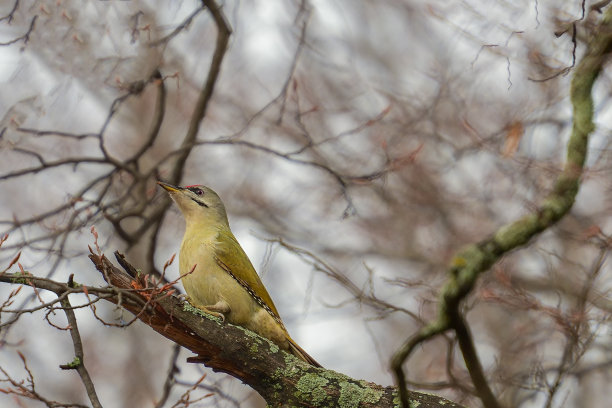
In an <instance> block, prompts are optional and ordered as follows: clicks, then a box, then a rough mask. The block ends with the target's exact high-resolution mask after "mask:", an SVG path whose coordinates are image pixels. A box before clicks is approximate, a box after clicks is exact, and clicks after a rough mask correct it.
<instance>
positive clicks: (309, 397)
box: [90, 252, 460, 408]
mask: <svg viewBox="0 0 612 408" xmlns="http://www.w3.org/2000/svg"><path fill="white" fill-rule="evenodd" d="M115 256H116V258H117V261H118V262H119V263H120V264H121V266H122V267H123V269H125V271H123V270H121V269H119V268H117V267H116V266H115V265H113V264H112V263H111V262H110V261H109V260H108V259H107V258H106V257H105V256H104V255H95V254H92V255H90V258H91V260H92V262H93V263H94V264H95V266H96V268H97V269H98V271H100V272H101V273H102V274H103V276H104V278H105V280H106V281H107V282H108V283H109V284H111V285H112V286H113V287H115V288H116V289H117V295H116V296H113V297H109V298H107V299H106V300H108V301H111V302H113V303H116V304H119V305H121V306H122V307H124V308H125V309H127V310H129V311H130V312H132V313H133V314H134V315H136V316H137V317H138V318H139V319H140V320H141V321H143V322H144V323H145V324H147V325H149V326H150V327H151V328H152V329H153V330H155V331H156V332H158V333H160V334H162V335H163V336H165V337H167V338H168V339H170V340H172V341H174V342H175V343H177V344H180V345H181V346H183V347H185V348H187V349H189V350H191V351H192V352H194V353H195V354H196V356H195V357H192V358H190V359H189V361H190V362H194V363H203V364H205V365H206V366H208V367H210V368H212V369H213V370H214V371H221V372H224V373H227V374H230V375H232V376H234V377H236V378H238V379H239V380H241V381H243V382H244V383H246V384H248V385H249V386H251V387H252V388H253V389H255V390H256V391H257V392H258V393H259V394H260V395H261V396H262V397H263V398H264V399H265V400H266V401H267V403H268V404H269V405H270V406H273V407H280V406H296V407H393V406H398V404H399V400H398V396H397V389H396V388H395V387H383V386H380V385H377V384H373V383H370V382H367V381H362V380H356V379H353V378H350V377H347V376H346V375H343V374H340V373H337V372H335V371H332V370H327V369H324V368H315V367H313V366H310V365H308V364H306V363H304V362H302V361H300V360H298V359H297V358H295V357H294V356H292V355H290V354H288V353H285V352H284V351H282V350H280V349H279V348H278V346H276V345H275V344H273V343H271V342H270V341H268V340H267V339H265V338H263V337H260V336H258V335H257V334H255V333H253V332H251V331H249V330H246V329H244V328H241V327H238V326H234V325H231V324H228V323H222V322H221V321H220V320H219V319H216V318H214V317H212V316H209V315H204V314H202V313H201V312H200V311H199V310H198V309H195V308H193V307H192V306H190V305H189V304H188V303H185V302H183V301H182V300H180V299H179V298H178V297H176V296H173V295H172V294H171V290H170V286H167V287H156V286H155V285H152V284H151V282H150V281H149V279H148V276H147V275H145V274H143V273H142V272H139V271H138V270H137V269H136V268H134V267H133V266H132V265H130V264H129V263H128V262H127V261H126V260H125V258H124V257H123V256H122V255H121V254H119V253H117V252H116V253H115ZM330 346H331V345H330ZM410 400H411V403H412V404H411V405H412V406H415V407H416V406H418V407H423V408H429V407H450V408H452V407H460V405H458V404H456V403H453V402H451V401H448V400H445V399H444V398H441V397H438V396H435V395H430V394H422V393H417V392H410Z"/></svg>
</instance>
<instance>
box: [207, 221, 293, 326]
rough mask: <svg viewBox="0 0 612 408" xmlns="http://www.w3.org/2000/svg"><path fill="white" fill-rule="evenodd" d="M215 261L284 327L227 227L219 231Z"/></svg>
mask: <svg viewBox="0 0 612 408" xmlns="http://www.w3.org/2000/svg"><path fill="white" fill-rule="evenodd" d="M215 261H216V262H217V264H219V266H220V267H221V268H223V269H224V270H225V271H226V272H227V273H229V274H230V275H231V276H232V277H233V278H234V279H236V280H237V281H238V283H240V284H241V285H242V286H243V287H244V288H245V289H246V290H247V291H248V292H249V293H250V294H251V295H252V296H253V297H254V298H255V300H256V301H257V302H259V303H260V304H261V303H262V302H263V304H261V306H262V307H263V308H264V309H266V310H267V311H268V312H269V313H270V314H271V315H272V317H274V319H275V320H276V321H277V322H279V323H280V325H281V326H282V327H284V325H283V323H282V321H281V320H280V317H279V314H278V310H276V306H274V302H273V301H272V298H271V297H270V295H269V294H268V291H267V290H266V288H265V286H264V285H263V283H261V279H259V275H257V272H255V268H253V264H252V263H251V261H250V260H249V257H248V256H247V255H246V254H245V253H244V250H243V249H242V247H241V246H240V244H239V243H238V241H237V240H236V238H235V237H234V234H232V232H231V231H230V230H229V229H227V230H226V229H222V230H220V231H219V236H218V237H217V243H216V246H215Z"/></svg>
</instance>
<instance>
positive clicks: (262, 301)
mask: <svg viewBox="0 0 612 408" xmlns="http://www.w3.org/2000/svg"><path fill="white" fill-rule="evenodd" d="M157 184H159V185H160V186H161V187H163V188H164V189H165V190H166V191H167V192H168V193H169V195H170V197H171V198H172V200H173V201H174V202H175V203H176V204H177V206H178V208H179V210H180V211H181V213H182V214H183V218H184V219H185V224H186V227H185V234H184V236H183V241H182V243H181V249H180V253H179V273H180V275H181V282H182V284H183V287H184V288H185V292H186V293H187V297H188V300H189V302H190V303H192V304H193V305H194V306H196V307H198V308H199V309H201V310H202V311H204V312H206V313H209V314H212V315H213V316H216V317H219V318H220V319H221V320H223V321H228V322H229V323H232V324H235V325H239V326H242V327H245V328H247V329H249V330H252V331H254V332H255V333H257V334H259V335H261V336H263V337H266V338H267V339H269V340H271V341H272V342H273V343H275V344H277V345H278V346H279V347H280V348H281V349H283V350H285V351H288V352H290V353H291V354H293V355H294V356H296V357H298V358H299V359H301V360H303V361H305V362H307V363H309V364H311V365H313V366H315V367H321V365H320V364H319V363H318V362H317V361H316V360H315V359H313V358H312V357H311V356H310V355H309V354H308V353H306V351H304V349H302V348H301V347H300V346H298V344H297V343H296V342H295V341H294V340H293V339H292V338H291V336H289V333H288V331H287V329H286V328H285V325H284V323H283V321H282V320H281V318H280V315H279V313H278V310H277V309H276V306H275V305H274V302H273V301H272V298H271V297H270V295H269V294H268V291H267V290H266V288H265V286H264V285H263V283H262V282H261V279H260V278H259V275H257V272H256V271H255V268H254V267H253V264H252V263H251V261H250V260H249V258H248V256H247V255H246V253H245V252H244V250H243V249H242V247H241V246H240V244H239V243H238V241H237V240H236V237H234V234H233V233H232V230H231V229H230V226H229V221H228V218H227V212H226V210H225V205H224V204H223V201H221V198H220V197H219V195H218V194H217V193H216V192H215V191H214V190H212V189H211V188H209V187H206V186H203V185H190V186H185V187H179V186H174V185H172V184H168V183H165V182H162V181H158V182H157Z"/></svg>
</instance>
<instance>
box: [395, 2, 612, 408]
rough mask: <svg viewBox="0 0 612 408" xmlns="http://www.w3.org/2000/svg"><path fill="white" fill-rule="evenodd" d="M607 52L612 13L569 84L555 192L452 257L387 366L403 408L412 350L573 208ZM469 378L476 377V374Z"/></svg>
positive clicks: (611, 46)
mask: <svg viewBox="0 0 612 408" xmlns="http://www.w3.org/2000/svg"><path fill="white" fill-rule="evenodd" d="M610 50H612V9H609V10H608V11H607V12H606V14H605V16H604V18H603V19H602V21H601V23H600V25H599V27H598V28H597V29H596V30H595V35H594V37H593V38H592V39H591V41H590V42H589V44H588V48H587V51H586V53H585V56H584V57H583V59H582V61H581V62H580V64H578V66H577V67H576V71H575V73H574V77H573V79H572V83H571V103H572V106H573V118H574V120H573V127H572V134H571V136H570V139H569V142H568V145H567V156H566V163H565V166H564V168H563V171H562V172H561V174H560V175H559V176H558V177H557V180H556V182H555V185H554V188H553V191H552V192H551V193H550V195H549V196H548V197H547V198H546V199H545V200H544V201H543V203H542V204H541V205H540V206H539V207H538V208H537V209H536V210H535V211H533V212H532V213H530V214H528V215H526V216H524V217H522V218H520V219H518V220H517V221H514V222H512V223H510V224H507V225H505V226H502V227H501V228H499V229H498V230H497V232H495V234H493V236H491V237H489V238H487V239H485V240H483V241H481V242H479V243H477V244H473V245H470V246H469V247H467V248H466V249H464V250H463V251H461V252H459V253H458V254H457V255H456V256H455V257H454V258H453V260H452V265H451V267H450V269H449V271H448V275H449V280H448V282H447V284H446V285H445V286H444V287H443V289H442V293H441V295H440V304H439V311H438V317H437V319H436V320H434V321H432V322H430V323H429V324H427V325H426V326H425V327H423V328H422V329H421V330H420V331H419V332H418V333H417V334H416V335H414V336H412V337H410V338H409V339H408V340H406V342H405V343H404V344H403V345H402V346H401V347H400V348H399V349H398V351H397V352H396V353H395V355H394V356H393V359H392V361H391V367H392V370H393V373H394V375H395V378H396V381H397V383H398V386H399V390H400V398H401V402H402V405H403V406H404V407H407V406H408V401H409V398H408V393H407V390H406V383H405V373H404V370H403V368H402V365H403V363H404V362H405V361H406V359H407V358H408V356H409V355H410V354H411V353H412V351H413V350H414V348H415V347H416V346H417V345H419V344H420V343H422V342H424V341H427V340H429V339H431V338H432V337H435V336H437V335H439V334H441V333H444V332H446V331H447V330H451V329H454V330H456V328H457V327H460V325H459V326H457V322H456V321H454V320H453V318H454V317H457V316H460V313H461V312H460V310H459V308H460V304H461V301H462V300H463V299H464V298H465V297H466V296H467V295H468V294H469V293H470V292H471V291H472V289H473V287H474V285H475V283H476V280H477V279H478V277H479V276H480V275H481V274H482V273H483V272H485V271H487V270H488V269H489V268H490V267H491V266H492V265H493V264H494V263H495V262H497V261H498V260H499V259H500V258H501V257H502V256H503V255H504V254H506V253H508V252H510V251H512V250H513V249H515V248H518V247H520V246H522V245H525V244H526V243H528V242H529V241H530V240H531V239H532V238H534V237H535V236H536V235H538V234H539V233H540V232H542V231H544V230H546V229H547V228H549V227H551V226H552V225H553V224H555V223H556V222H557V221H559V220H560V219H561V218H562V217H563V216H564V215H565V214H567V213H568V212H569V210H570V209H571V208H572V205H573V204H574V200H575V198H576V194H577V193H578V187H579V183H580V177H581V175H582V170H583V167H584V163H585V160H586V154H587V148H588V137H589V135H590V133H591V132H592V131H593V130H594V128H595V125H594V124H593V100H592V96H591V91H592V88H593V84H594V83H595V80H596V79H597V77H598V75H599V73H600V72H601V69H602V66H603V63H604V62H605V61H606V59H607V57H608V53H609V52H610ZM462 351H463V347H462ZM464 357H465V354H464ZM475 357H476V356H475V355H474V356H470V359H472V358H475ZM465 358H466V359H467V357H465ZM478 365H479V364H478ZM474 366H476V365H474ZM469 368H470V367H469V365H468V369H469ZM471 374H472V375H473V376H474V374H475V373H472V372H471ZM476 375H477V373H476ZM477 376H478V375H477ZM486 388H487V389H488V387H486ZM481 389H482V388H481ZM488 397H490V395H489V396H488V395H486V393H485V394H480V398H481V399H482V401H483V403H484V404H485V406H496V405H487V401H488V400H489V399H488Z"/></svg>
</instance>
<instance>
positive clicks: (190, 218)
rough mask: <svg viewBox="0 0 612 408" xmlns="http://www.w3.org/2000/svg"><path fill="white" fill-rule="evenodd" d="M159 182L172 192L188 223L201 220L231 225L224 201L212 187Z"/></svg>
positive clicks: (208, 222) (172, 196)
mask: <svg viewBox="0 0 612 408" xmlns="http://www.w3.org/2000/svg"><path fill="white" fill-rule="evenodd" d="M157 184H159V185H160V186H162V187H163V188H164V189H165V190H166V191H167V192H168V193H169V194H170V197H171V198H172V200H174V202H175V203H176V204H177V205H178V207H179V209H180V210H181V212H182V213H183V217H185V221H186V222H187V224H188V225H189V224H192V223H201V222H205V223H206V224H209V225H215V224H221V225H223V226H228V225H229V224H228V221H227V213H226V212H225V206H224V205H223V201H221V198H220V197H219V195H218V194H217V193H215V192H214V190H212V189H211V188H209V187H206V186H201V185H193V186H186V187H179V186H173V185H171V184H167V183H163V182H161V181H158V182H157Z"/></svg>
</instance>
